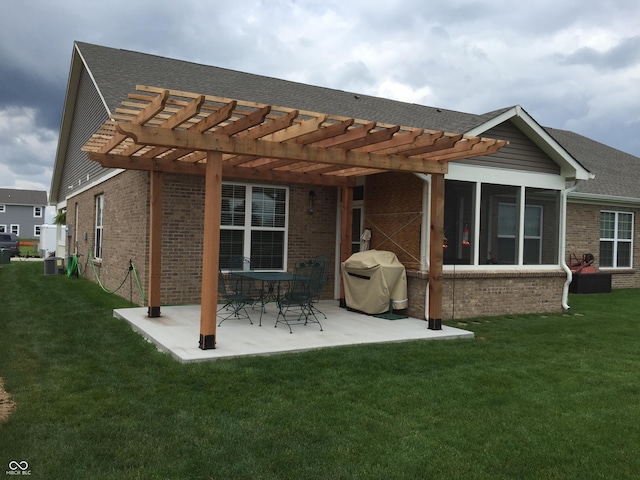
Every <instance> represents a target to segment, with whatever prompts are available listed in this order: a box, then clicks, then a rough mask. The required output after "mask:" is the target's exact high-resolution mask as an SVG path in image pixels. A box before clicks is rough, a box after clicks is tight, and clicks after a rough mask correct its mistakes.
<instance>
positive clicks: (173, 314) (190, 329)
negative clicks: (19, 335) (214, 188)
mask: <svg viewBox="0 0 640 480" xmlns="http://www.w3.org/2000/svg"><path fill="white" fill-rule="evenodd" d="M319 308H320V310H321V311H322V312H324V313H325V314H326V316H327V319H326V320H325V319H324V318H322V317H320V321H321V323H322V327H323V330H324V331H320V328H319V326H318V325H317V324H313V323H312V324H309V325H295V326H293V327H292V329H293V333H289V329H288V328H287V327H286V325H282V324H279V325H278V327H277V328H274V324H275V320H276V314H277V307H276V306H275V305H274V304H269V305H267V308H266V312H265V313H264V314H263V316H262V326H261V327H260V326H258V320H259V317H260V312H259V310H257V309H256V310H251V309H249V314H250V316H251V319H252V321H253V325H251V324H250V323H249V321H248V320H227V321H225V322H223V323H222V325H220V326H219V327H217V331H216V339H217V342H216V348H215V349H212V350H201V349H200V348H199V346H198V340H199V337H200V305H186V306H164V307H162V309H161V316H160V317H158V318H149V317H148V316H147V307H136V308H123V309H118V310H114V312H113V315H114V317H116V318H120V319H123V320H126V321H127V322H129V324H131V326H132V328H133V329H134V330H135V331H137V332H139V333H140V334H141V335H142V336H143V337H144V338H145V339H147V340H148V341H149V342H151V343H153V344H155V345H156V346H157V348H158V349H159V350H160V351H163V352H166V353H169V354H170V355H172V356H173V357H174V358H175V359H176V360H178V361H180V362H198V361H210V360H218V359H223V358H233V357H241V356H250V355H273V354H279V353H288V352H300V351H305V350H314V349H318V348H327V347H337V346H345V345H359V344H366V343H385V342H404V341H411V340H447V339H457V338H473V333H472V332H469V331H466V330H461V329H459V328H453V327H449V326H445V325H443V326H442V330H429V329H428V328H427V321H426V320H420V319H416V318H405V319H399V320H386V319H382V318H376V317H373V316H370V315H364V314H361V313H357V312H352V311H349V310H347V309H344V308H340V306H339V305H338V302H337V301H322V302H320V304H319Z"/></svg>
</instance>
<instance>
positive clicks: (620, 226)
mask: <svg viewBox="0 0 640 480" xmlns="http://www.w3.org/2000/svg"><path fill="white" fill-rule="evenodd" d="M632 243H633V213H630V212H614V211H602V212H600V266H601V267H611V268H631V267H632V262H631V252H632V251H633V245H632Z"/></svg>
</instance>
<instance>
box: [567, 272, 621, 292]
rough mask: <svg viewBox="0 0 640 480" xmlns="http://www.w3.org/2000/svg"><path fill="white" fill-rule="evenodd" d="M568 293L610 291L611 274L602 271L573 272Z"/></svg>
mask: <svg viewBox="0 0 640 480" xmlns="http://www.w3.org/2000/svg"><path fill="white" fill-rule="evenodd" d="M569 292H570V293H611V274H610V273H604V272H596V273H574V274H573V278H572V280H571V284H570V285H569Z"/></svg>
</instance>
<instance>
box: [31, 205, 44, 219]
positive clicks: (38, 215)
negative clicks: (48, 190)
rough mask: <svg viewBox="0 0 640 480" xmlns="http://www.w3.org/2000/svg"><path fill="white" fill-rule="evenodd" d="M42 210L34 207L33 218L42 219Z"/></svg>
mask: <svg viewBox="0 0 640 480" xmlns="http://www.w3.org/2000/svg"><path fill="white" fill-rule="evenodd" d="M43 211H44V208H42V207H39V206H37V205H34V207H33V218H42V214H43Z"/></svg>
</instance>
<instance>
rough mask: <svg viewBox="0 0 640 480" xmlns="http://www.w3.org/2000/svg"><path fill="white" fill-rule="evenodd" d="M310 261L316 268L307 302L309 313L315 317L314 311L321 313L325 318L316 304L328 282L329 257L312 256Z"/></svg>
mask: <svg viewBox="0 0 640 480" xmlns="http://www.w3.org/2000/svg"><path fill="white" fill-rule="evenodd" d="M310 261H311V262H313V263H315V264H316V268H315V269H314V270H313V275H314V277H313V278H314V281H313V283H312V285H311V301H310V302H309V313H310V314H311V315H313V316H314V317H315V315H316V313H318V314H320V315H322V316H323V317H324V318H325V320H326V318H327V316H326V315H325V314H324V313H323V312H321V311H320V310H319V309H318V307H317V306H316V305H317V303H318V302H319V301H320V295H321V294H322V290H323V289H324V287H325V285H326V284H327V283H328V282H329V263H330V260H329V257H327V256H326V255H322V256H319V257H315V258H312V259H311V260H310Z"/></svg>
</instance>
